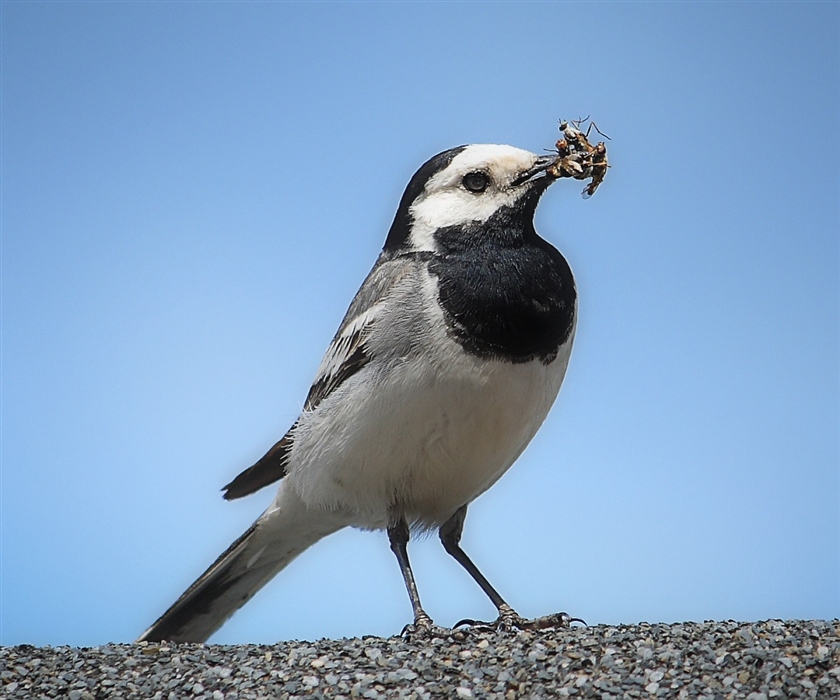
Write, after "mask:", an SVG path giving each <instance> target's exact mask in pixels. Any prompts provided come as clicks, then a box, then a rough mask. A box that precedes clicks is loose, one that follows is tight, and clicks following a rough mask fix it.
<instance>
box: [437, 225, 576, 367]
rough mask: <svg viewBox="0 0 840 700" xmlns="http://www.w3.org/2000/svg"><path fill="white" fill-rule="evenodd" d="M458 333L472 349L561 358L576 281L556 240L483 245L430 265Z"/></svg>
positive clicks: (510, 356) (498, 355) (508, 356)
mask: <svg viewBox="0 0 840 700" xmlns="http://www.w3.org/2000/svg"><path fill="white" fill-rule="evenodd" d="M429 272H430V273H431V274H432V275H433V276H434V277H436V278H437V283H438V290H439V303H440V306H441V307H442V309H443V311H444V316H445V320H446V324H447V327H448V328H449V330H450V333H451V334H452V337H453V338H455V339H456V340H457V342H458V343H459V344H460V345H461V346H462V347H463V348H464V350H465V351H466V352H468V353H470V354H473V355H476V356H478V357H482V358H486V359H490V358H493V359H502V360H506V361H509V362H514V363H520V362H529V361H531V360H533V359H538V360H540V361H543V362H547V361H550V360H551V359H553V358H554V357H556V355H557V352H558V350H559V348H560V347H561V346H562V345H563V344H564V343H565V342H566V341H567V340H568V338H569V336H570V334H571V332H572V328H573V327H574V323H575V317H574V315H575V307H576V291H575V285H574V278H573V277H572V272H571V270H570V269H569V266H568V264H567V263H566V261H565V259H564V258H563V256H562V255H561V254H560V253H559V252H558V251H557V250H555V249H554V248H552V247H551V246H550V245H549V244H548V243H546V242H544V241H540V245H536V244H520V245H514V246H506V247H501V246H493V245H477V246H474V247H470V248H467V249H465V250H460V251H453V252H451V253H450V254H448V255H446V256H441V257H437V258H435V259H433V260H431V261H430V262H429Z"/></svg>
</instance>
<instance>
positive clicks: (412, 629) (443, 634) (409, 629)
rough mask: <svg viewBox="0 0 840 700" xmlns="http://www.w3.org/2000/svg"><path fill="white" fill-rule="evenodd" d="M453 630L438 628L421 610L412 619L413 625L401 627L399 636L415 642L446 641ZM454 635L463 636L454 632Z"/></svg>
mask: <svg viewBox="0 0 840 700" xmlns="http://www.w3.org/2000/svg"><path fill="white" fill-rule="evenodd" d="M453 632H454V630H451V629H447V628H446V627H440V626H438V625H436V624H435V623H434V622H432V618H431V617H429V616H428V615H427V614H426V613H425V612H423V611H422V610H421V611H420V613H419V614H417V615H415V617H414V624H411V625H406V626H405V627H403V629H402V632H401V633H400V636H401V637H403V638H405V639H407V640H409V641H417V640H423V639H436V638H440V639H446V638H448V637H451V636H452V635H453ZM454 633H455V634H463V632H454Z"/></svg>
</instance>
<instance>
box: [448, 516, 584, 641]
mask: <svg viewBox="0 0 840 700" xmlns="http://www.w3.org/2000/svg"><path fill="white" fill-rule="evenodd" d="M466 517H467V506H465V505H464V506H461V507H460V508H459V509H458V510H457V511H455V514H454V515H453V516H452V517H451V518H449V520H447V521H446V522H445V523H444V524H443V525H442V526H441V528H440V531H439V533H438V534H439V535H440V541H441V543H442V544H443V548H444V549H445V550H446V551H447V552H448V553H449V554H451V555H452V556H453V557H454V558H455V561H457V562H458V563H459V564H460V565H461V566H463V567H464V568H465V569H466V570H467V573H468V574H469V575H470V576H472V577H473V579H474V580H475V582H476V583H477V584H478V585H479V586H480V587H481V590H482V591H484V592H485V593H486V594H487V597H488V598H490V600H491V601H492V603H493V605H495V606H496V609H497V610H498V611H499V617H498V619H497V620H496V621H495V622H491V623H487V622H476V621H475V620H461V622H459V623H458V624H457V625H455V626H456V627H458V626H460V625H463V624H467V625H476V626H479V627H492V628H495V629H499V630H511V629H514V628H517V629H544V628H547V627H568V626H569V624H570V623H571V622H573V621H575V620H577V618H571V617H569V616H568V615H567V614H566V613H555V614H554V615H546V616H545V617H539V618H536V619H534V620H526V619H525V618H524V617H522V616H521V615H519V614H518V613H517V612H516V611H515V610H514V609H513V608H512V607H510V605H508V604H507V603H506V602H505V600H504V598H502V596H500V595H499V592H498V591H497V590H496V589H495V588H493V586H492V585H491V584H490V582H489V581H488V580H487V579H486V578H485V577H484V574H482V573H481V572H480V571H479V570H478V567H477V566H476V565H475V564H473V562H472V559H470V558H469V557H468V556H467V553H466V552H465V551H464V550H463V549H461V544H460V542H461V533H462V532H463V530H464V520H465V519H466ZM577 621H579V622H582V620H577Z"/></svg>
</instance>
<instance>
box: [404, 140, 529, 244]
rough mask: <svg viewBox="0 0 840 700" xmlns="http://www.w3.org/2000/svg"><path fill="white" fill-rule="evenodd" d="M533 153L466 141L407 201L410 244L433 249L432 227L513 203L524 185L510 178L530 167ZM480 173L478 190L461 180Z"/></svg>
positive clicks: (483, 218) (484, 215)
mask: <svg viewBox="0 0 840 700" xmlns="http://www.w3.org/2000/svg"><path fill="white" fill-rule="evenodd" d="M538 157H539V156H537V155H536V154H534V153H530V152H529V151H524V150H522V149H521V148H514V147H513V146H502V145H496V144H475V145H472V146H467V147H466V148H465V149H464V150H463V151H461V153H459V154H458V155H457V156H455V158H453V159H452V162H451V163H450V164H449V165H448V166H447V167H446V168H444V169H443V170H441V171H440V172H439V173H438V174H437V175H435V176H434V177H432V178H431V179H430V180H429V182H428V183H426V187H425V190H424V192H423V194H422V195H420V196H419V197H418V198H417V199H416V200H415V201H414V204H413V205H412V206H411V209H410V212H411V215H412V217H413V226H412V230H411V247H412V248H413V249H414V250H424V251H432V252H434V251H435V250H436V249H437V246H436V243H435V240H434V232H435V231H436V230H437V229H439V228H443V227H445V226H456V225H458V224H464V223H467V222H470V221H476V222H481V221H486V220H487V219H489V218H490V217H491V216H492V215H493V214H494V213H495V212H496V211H497V210H498V209H499V208H501V207H504V206H511V205H513V204H514V203H515V202H516V201H517V200H518V199H520V198H521V197H522V193H523V191H524V190H523V188H527V187H530V185H528V184H524V185H513V184H512V183H513V182H514V181H515V180H516V179H517V178H519V177H520V176H522V175H523V174H524V173H526V172H528V171H529V170H531V169H532V168H533V167H534V164H535V163H536V161H537V158H538ZM474 172H481V173H484V174H485V175H487V176H488V178H489V183H488V185H487V189H485V190H484V191H483V192H471V191H470V190H468V189H467V188H466V187H464V185H463V179H464V176H465V175H467V174H468V173H474Z"/></svg>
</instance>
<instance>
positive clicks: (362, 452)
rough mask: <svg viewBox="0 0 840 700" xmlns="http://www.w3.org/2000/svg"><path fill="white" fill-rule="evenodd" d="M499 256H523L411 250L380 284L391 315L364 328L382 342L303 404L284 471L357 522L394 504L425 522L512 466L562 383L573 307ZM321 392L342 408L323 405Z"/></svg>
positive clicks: (316, 502) (371, 519) (310, 497)
mask: <svg viewBox="0 0 840 700" xmlns="http://www.w3.org/2000/svg"><path fill="white" fill-rule="evenodd" d="M558 255H559V254H558ZM511 262H513V264H514V265H515V266H521V265H523V264H524V262H523V259H522V258H521V257H520V258H517V257H515V256H514V257H513V258H507V259H506V260H501V261H499V260H495V261H494V260H492V259H490V260H486V261H484V263H480V262H477V261H475V260H473V261H469V260H467V259H466V258H464V259H462V260H461V261H457V262H456V265H463V266H464V267H461V268H460V269H459V268H458V267H450V266H449V265H448V264H447V265H443V266H440V265H438V266H436V265H435V260H427V261H425V262H420V261H417V264H416V266H415V267H414V272H413V273H412V274H410V275H407V276H406V277H405V280H404V283H403V284H402V285H401V286H400V288H398V289H394V290H392V295H393V296H392V298H391V300H390V301H389V308H391V309H393V313H390V314H389V317H390V319H391V322H390V323H389V324H388V325H387V327H386V326H384V325H383V326H376V327H374V328H373V329H372V330H371V333H372V338H371V343H372V344H373V345H375V346H376V347H380V348H383V349H384V348H388V349H387V351H386V353H385V355H383V356H381V357H380V358H377V359H376V360H372V361H371V362H370V364H369V365H367V366H366V367H365V368H364V370H363V371H362V372H360V373H359V374H358V375H356V376H354V377H351V378H350V379H348V380H347V381H346V382H345V384H343V385H342V386H341V387H340V388H339V389H337V390H336V391H335V392H334V394H332V395H331V396H330V397H328V398H327V399H325V401H324V405H323V406H320V407H319V410H316V411H314V412H313V413H312V414H308V415H306V418H305V419H304V418H303V417H302V421H301V423H300V424H299V426H298V430H297V433H296V437H295V443H296V444H295V448H294V452H295V453H297V454H300V455H306V460H305V462H306V463H305V464H304V463H301V464H299V465H298V466H296V467H295V468H294V469H293V472H292V474H290V477H291V479H292V481H293V482H294V483H295V484H296V488H297V489H298V491H299V492H300V493H301V495H302V496H303V498H304V501H306V502H308V503H309V504H310V505H312V506H319V507H328V508H331V509H338V510H341V511H345V512H347V513H348V514H350V519H351V520H352V524H355V525H357V526H360V527H370V528H377V527H385V526H387V524H388V521H389V518H391V517H392V516H393V514H394V511H398V512H400V513H402V514H403V515H404V517H405V518H406V519H407V520H408V521H409V522H415V523H417V524H419V525H420V526H437V525H440V524H441V523H443V522H444V521H445V520H447V519H448V518H449V517H450V516H451V515H452V513H454V511H455V510H456V509H457V508H459V507H460V506H461V505H463V504H465V503H468V502H469V501H471V500H472V499H474V498H475V497H476V496H478V495H479V494H480V493H482V492H483V491H485V490H486V489H487V488H489V487H490V486H492V484H493V483H495V481H496V480H497V479H498V478H499V477H500V476H501V475H502V474H503V473H504V472H505V471H506V470H507V469H508V467H510V465H511V464H512V463H513V462H514V461H515V460H516V458H517V457H518V456H519V454H520V453H521V452H522V450H523V449H524V448H525V447H526V446H527V444H528V443H529V442H530V440H531V438H532V437H533V436H534V434H535V433H536V431H537V430H538V428H539V427H540V425H541V424H542V422H543V420H544V419H545V417H546V415H547V414H548V411H549V409H550V408H551V405H552V404H553V402H554V399H555V398H556V396H557V393H558V391H559V389H560V385H561V383H562V380H563V376H564V374H565V371H566V366H567V364H568V359H569V353H570V351H571V344H572V338H573V334H574V313H575V302H574V296H572V297H571V299H568V298H565V297H563V295H562V293H561V291H562V290H559V289H557V288H553V287H551V285H547V284H546V283H545V280H543V281H542V282H541V283H539V284H537V285H536V292H535V293H533V294H531V295H530V296H529V295H528V294H527V291H528V290H529V289H532V288H533V287H532V286H530V287H529V281H528V280H527V279H526V277H525V276H523V275H518V273H517V271H516V270H511V268H510V264H511ZM464 271H466V272H467V273H469V274H467V276H466V278H462V279H461V280H460V281H459V280H457V279H456V278H457V277H461V273H462V272H464ZM523 271H525V272H528V270H525V269H524V268H523ZM539 272H540V269H539V268H537V269H533V268H531V269H530V273H531V275H532V276H533V277H538V276H539V275H538V273H539ZM511 275H514V277H515V278H516V279H515V280H514V281H515V285H514V292H515V293H514V292H511V291H510V290H511V287H510V286H508V287H507V288H508V291H507V292H505V291H504V287H505V285H509V284H510V281H511V279H510V276H511ZM517 275H518V277H517ZM573 289H574V288H573V285H572V291H573ZM563 304H569V305H570V308H569V309H565V308H563V307H562V305H563ZM558 308H561V309H562V310H563V312H564V313H562V314H558V312H557V309H558ZM488 310H489V311H490V313H489V315H488V314H487V312H488ZM476 339H477V340H476ZM333 402H335V404H336V406H338V405H341V406H342V409H341V410H322V409H329V408H330V406H329V404H331V403H333ZM292 461H293V462H296V461H297V460H296V459H293V460H292ZM384 506H387V507H384Z"/></svg>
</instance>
